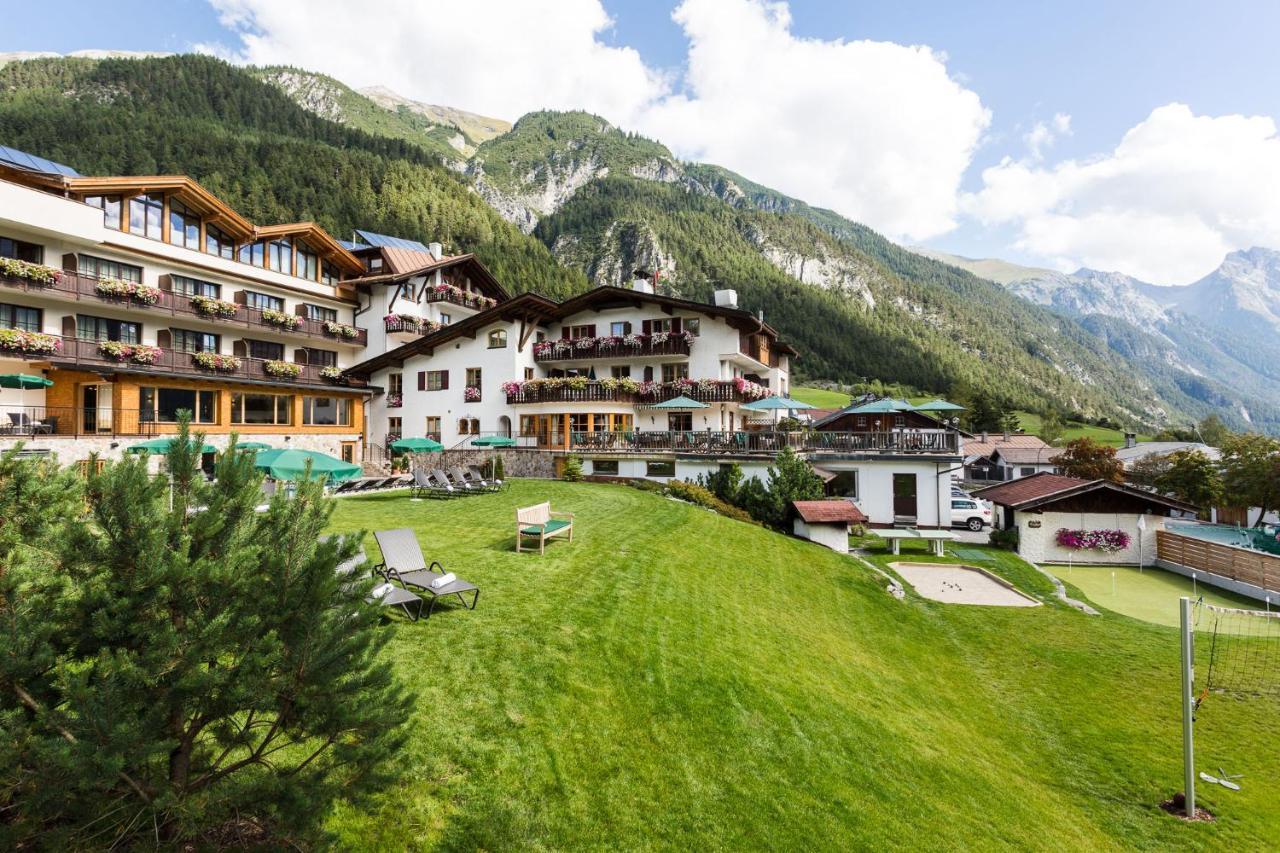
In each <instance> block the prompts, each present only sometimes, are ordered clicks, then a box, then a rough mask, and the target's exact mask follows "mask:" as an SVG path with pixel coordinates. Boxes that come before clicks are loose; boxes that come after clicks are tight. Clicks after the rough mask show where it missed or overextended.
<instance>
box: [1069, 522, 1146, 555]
mask: <svg viewBox="0 0 1280 853" xmlns="http://www.w3.org/2000/svg"><path fill="white" fill-rule="evenodd" d="M1054 540H1055V541H1056V542H1057V543H1058V547H1060V548H1067V549H1069V550H1072V551H1102V552H1104V553H1107V554H1114V553H1115V552H1117V551H1123V550H1124V549H1125V548H1128V547H1129V542H1130V539H1129V534H1128V533H1126V532H1125V531H1123V530H1069V529H1067V528H1065V527H1062V528H1059V530H1058V532H1057V533H1056V534H1055V535H1054Z"/></svg>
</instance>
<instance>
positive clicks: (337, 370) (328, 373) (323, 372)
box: [320, 367, 342, 382]
mask: <svg viewBox="0 0 1280 853" xmlns="http://www.w3.org/2000/svg"><path fill="white" fill-rule="evenodd" d="M320 378H321V379H323V380H325V381H327V382H338V381H339V380H341V379H342V368H341V367H322V368H320Z"/></svg>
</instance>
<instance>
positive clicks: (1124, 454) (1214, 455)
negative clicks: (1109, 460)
mask: <svg viewBox="0 0 1280 853" xmlns="http://www.w3.org/2000/svg"><path fill="white" fill-rule="evenodd" d="M1179 450H1195V451H1198V452H1200V453H1203V454H1204V455H1205V456H1207V457H1209V459H1211V460H1213V461H1215V462H1216V461H1217V460H1219V459H1221V458H1222V451H1221V450H1219V449H1218V448H1216V447H1211V446H1210V445H1208V444H1201V443H1200V442H1198V441H1140V442H1138V443H1137V444H1135V445H1134V446H1133V447H1117V448H1116V458H1117V459H1119V460H1120V461H1121V462H1123V463H1124V464H1125V465H1132V464H1133V463H1134V462H1137V461H1138V460H1139V459H1145V458H1146V457H1148V456H1167V455H1168V454H1170V453H1176V452H1177V451H1179Z"/></svg>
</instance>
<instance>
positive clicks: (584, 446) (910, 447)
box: [569, 430, 959, 455]
mask: <svg viewBox="0 0 1280 853" xmlns="http://www.w3.org/2000/svg"><path fill="white" fill-rule="evenodd" d="M569 446H570V449H572V450H578V451H581V452H583V453H646V452H650V453H652V452H670V453H705V454H708V455H731V454H762V455H770V454H774V453H777V452H778V451H779V450H781V449H782V448H784V447H790V448H791V449H792V450H795V451H797V452H802V453H892V454H899V453H902V454H917V453H919V454H947V455H955V454H956V453H958V452H959V436H958V434H957V433H955V432H951V431H949V430H919V431H896V432H745V431H737V432H717V431H712V430H702V431H698V430H693V431H688V432H679V431H663V430H657V431H637V432H573V433H570V434H569Z"/></svg>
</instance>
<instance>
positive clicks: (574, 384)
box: [565, 376, 590, 391]
mask: <svg viewBox="0 0 1280 853" xmlns="http://www.w3.org/2000/svg"><path fill="white" fill-rule="evenodd" d="M589 381H590V380H588V379H587V377H585V376H571V377H569V381H568V382H567V383H565V384H566V385H568V387H569V388H570V389H572V390H574V391H585V390H587V383H588V382H589Z"/></svg>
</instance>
